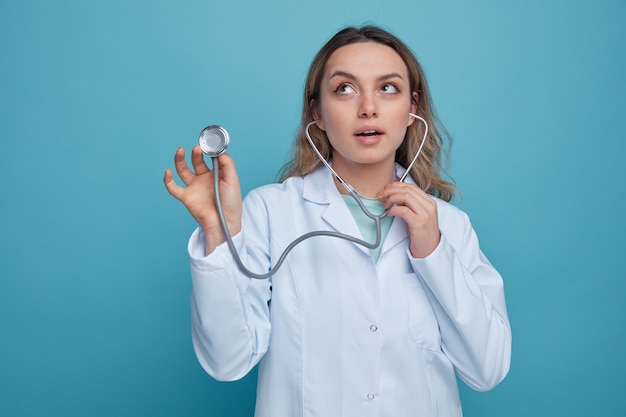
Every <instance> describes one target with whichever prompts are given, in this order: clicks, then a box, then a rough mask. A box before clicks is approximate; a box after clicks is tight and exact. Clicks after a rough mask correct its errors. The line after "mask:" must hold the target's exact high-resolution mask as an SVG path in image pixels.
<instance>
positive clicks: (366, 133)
mask: <svg viewBox="0 0 626 417" xmlns="http://www.w3.org/2000/svg"><path fill="white" fill-rule="evenodd" d="M378 135H382V132H379V131H378V130H365V131H363V132H359V133H357V134H356V136H360V137H369V136H378Z"/></svg>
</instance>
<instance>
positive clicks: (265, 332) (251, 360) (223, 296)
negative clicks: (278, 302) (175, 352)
mask: <svg viewBox="0 0 626 417" xmlns="http://www.w3.org/2000/svg"><path fill="white" fill-rule="evenodd" d="M242 235H243V233H240V234H238V235H237V236H235V238H234V242H235V245H236V246H237V248H238V251H239V253H240V254H243V256H244V259H246V257H245V252H244V237H243V236H242ZM188 250H189V256H190V262H191V277H192V295H191V315H192V341H193V346H194V349H195V352H196V356H197V357H198V360H199V362H200V364H201V365H202V367H203V368H204V369H205V370H206V371H207V372H208V373H209V374H210V375H211V376H213V377H214V378H215V379H218V380H229V381H232V380H236V379H239V378H242V377H243V376H245V375H246V374H247V373H248V372H249V371H250V370H251V369H252V368H253V367H254V366H255V365H256V364H257V363H258V362H259V360H260V359H261V357H262V356H263V355H264V353H265V352H266V351H267V348H268V345H269V334H270V321H269V306H268V302H269V298H270V293H271V291H270V285H271V284H270V282H269V280H252V279H250V278H248V277H245V276H243V275H241V273H240V272H239V271H238V270H237V266H236V265H235V263H234V262H233V259H232V256H231V254H230V251H229V249H228V247H227V245H225V244H223V245H221V246H219V247H218V248H217V249H216V250H215V251H214V252H213V253H212V254H211V255H209V256H208V257H205V256H203V255H204V253H205V243H204V234H203V232H202V230H201V229H200V228H198V229H196V231H195V232H194V233H193V234H192V236H191V238H190V240H189V246H188Z"/></svg>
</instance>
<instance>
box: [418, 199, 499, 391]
mask: <svg viewBox="0 0 626 417" xmlns="http://www.w3.org/2000/svg"><path fill="white" fill-rule="evenodd" d="M440 213H441V211H440ZM440 217H441V214H440ZM448 217H455V218H454V219H449V218H448ZM440 225H441V231H442V237H441V242H440V244H439V246H438V247H437V248H436V249H435V251H434V252H433V253H431V254H430V255H429V256H428V257H426V258H424V259H415V258H412V259H411V263H412V265H413V268H414V270H415V272H416V274H417V276H418V278H419V280H420V282H421V285H422V287H423V288H424V290H425V292H426V294H427V296H428V298H429V300H430V303H431V305H432V308H433V311H434V313H435V315H436V317H437V321H438V323H439V327H440V332H441V339H442V350H443V352H444V353H445V355H446V356H447V357H448V358H449V360H450V362H451V363H452V364H453V365H454V367H455V370H456V373H457V375H459V377H460V378H461V379H462V380H463V381H464V382H465V383H466V384H468V385H469V386H470V387H472V388H473V389H475V390H478V391H486V390H489V389H491V388H493V387H494V386H495V385H497V384H498V383H499V382H500V381H501V380H502V379H503V378H504V377H505V376H506V374H507V373H508V370H509V366H510V360H511V329H510V324H509V320H508V316H507V311H506V305H505V298H504V289H503V282H502V278H501V277H500V275H499V274H498V272H497V271H496V270H495V268H493V266H492V265H491V264H490V263H489V261H488V260H487V259H486V258H485V256H484V255H483V253H482V252H481V251H480V249H479V245H478V238H477V237H476V234H475V232H474V230H473V228H472V226H471V224H470V222H469V219H468V218H467V216H466V215H465V214H464V213H461V212H458V211H455V212H454V213H453V215H452V216H448V215H447V214H446V212H445V211H444V213H443V219H442V220H440ZM449 227H463V233H459V231H458V230H457V231H455V232H454V233H447V230H446V229H447V228H449ZM448 235H450V236H453V239H457V240H456V241H449V240H448Z"/></svg>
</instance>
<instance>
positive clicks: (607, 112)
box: [0, 0, 626, 417]
mask: <svg viewBox="0 0 626 417" xmlns="http://www.w3.org/2000/svg"><path fill="white" fill-rule="evenodd" d="M364 22H373V23H376V24H379V25H382V26H384V27H386V28H388V29H390V30H391V31H393V32H394V33H395V34H397V35H398V36H399V37H400V38H402V39H403V40H405V41H406V43H407V44H409V45H410V47H411V48H412V49H413V50H414V51H415V52H416V54H417V56H418V58H419V59H420V60H421V62H422V63H423V66H424V68H425V70H426V73H427V76H428V78H429V82H430V85H431V88H432V94H433V96H434V99H435V104H436V106H437V109H438V112H439V114H440V116H441V119H442V120H443V122H444V124H445V125H446V126H447V128H448V129H449V130H450V131H451V133H452V134H453V136H454V145H453V151H452V165H451V174H452V176H453V177H454V178H455V179H456V180H457V183H458V185H459V187H460V189H461V190H462V192H463V199H462V200H461V199H457V200H456V204H458V205H459V206H460V207H461V208H463V209H464V210H465V211H467V212H468V213H469V214H470V216H471V218H472V220H473V223H474V226H475V228H476V229H477V231H478V234H479V237H480V238H481V244H482V247H483V249H484V251H485V252H486V253H487V255H488V256H489V258H490V259H491V261H492V262H493V263H494V264H495V265H496V266H497V267H498V269H499V270H500V271H501V272H502V275H503V276H504V279H505V282H506V293H507V298H508V307H509V313H510V318H511V323H512V326H513V335H514V345H513V362H512V368H511V372H510V374H509V376H508V377H507V379H506V380H505V381H504V382H503V383H502V384H501V385H500V386H498V387H497V388H496V389H494V390H493V391H491V392H489V393H475V392H472V391H470V390H469V389H467V388H462V396H463V401H464V408H465V414H466V416H470V417H471V416H481V417H485V416H531V415H532V416H569V417H571V416H601V417H605V416H606V417H612V416H613V417H624V416H626V396H625V394H626V390H625V388H626V382H625V377H626V360H625V356H626V355H625V353H626V325H625V324H624V321H625V320H624V319H626V309H625V307H624V301H623V300H624V295H625V293H626V284H625V282H626V279H625V278H626V274H625V273H624V269H623V268H624V259H625V258H624V250H625V249H626V222H625V220H624V213H625V211H626V194H625V191H624V180H625V179H626V175H625V174H626V168H625V166H626V164H624V162H623V159H624V153H625V152H626V147H625V144H624V139H625V134H624V132H625V131H626V117H625V116H624V110H626V109H625V106H624V97H625V96H626V82H625V76H626V47H625V45H626V2H625V1H624V0H600V1H596V2H590V1H544V0H528V1H524V2H520V1H517V2H499V1H495V0H494V1H486V0H482V1H476V2H465V3H463V2H457V1H452V0H445V1H421V0H419V1H417V0H405V1H403V0H398V1H389V0H384V1H383V0H380V1H374V0H359V1H355V0H353V1H337V0H332V1H329V0H319V1H316V2H298V1H285V0H274V1H271V2H249V3H245V2H236V1H233V2H217V1H180V2H173V1H121V0H106V1H105V0H101V1H100V0H94V1H77V0H72V1H70V0H67V1H57V2H47V1H36V0H24V1H7V0H2V2H1V3H0V62H1V66H0V75H1V76H0V138H1V141H0V169H1V171H0V172H1V173H2V181H1V192H0V210H1V212H0V276H1V279H0V338H1V339H0V415H2V416H42V415H46V416H142V415H149V416H174V415H177V416H178V415H180V416H251V415H252V410H253V407H254V387H255V375H254V373H253V374H251V375H249V376H248V377H246V378H244V379H243V380H242V381H239V382H235V383H218V382H215V381H213V380H212V379H211V378H210V377H209V376H208V375H206V374H205V373H203V371H202V370H201V369H200V366H199V365H198V364H197V362H196V360H195V357H194V355H193V351H192V347H191V339H190V324H189V293H190V279H189V267H188V260H187V255H186V242H187V238H188V236H189V234H190V233H191V231H192V229H193V228H194V222H193V219H192V218H191V217H190V216H189V214H187V212H186V211H185V210H184V208H183V206H182V205H180V203H178V202H177V201H175V200H174V199H173V198H171V197H170V196H169V195H168V194H167V193H166V191H165V189H164V187H163V185H162V182H161V178H162V174H163V171H164V170H165V168H166V167H168V166H172V156H173V154H174V151H175V150H176V148H177V147H178V146H185V147H186V148H187V149H190V148H191V146H193V145H194V144H195V142H196V138H197V135H198V133H199V132H200V130H201V129H202V128H203V127H204V126H205V125H207V124H213V123H218V124H221V125H223V126H225V127H226V128H227V129H228V130H229V132H230V134H231V147H230V149H229V151H230V153H231V154H232V155H233V156H234V158H235V159H236V163H237V166H238V169H239V173H240V176H241V179H242V183H243V188H244V192H245V191H247V190H249V189H251V188H253V187H256V186H258V185H261V184H264V183H267V182H270V181H272V180H273V179H274V177H275V174H276V172H277V170H278V168H279V167H280V166H281V165H282V164H283V163H284V162H285V160H286V157H287V155H288V150H289V147H290V144H291V141H292V138H293V136H294V133H295V131H296V129H297V124H298V120H299V114H300V96H301V90H302V87H303V82H304V77H305V74H306V71H307V69H308V65H309V63H310V61H311V59H312V57H313V55H314V53H315V52H316V51H317V50H318V49H319V48H320V47H321V45H322V44H323V43H324V42H325V41H326V40H327V39H328V38H329V37H330V36H331V35H332V34H333V33H335V32H336V31H337V30H338V29H340V28H341V27H343V26H344V25H347V24H362V23H364Z"/></svg>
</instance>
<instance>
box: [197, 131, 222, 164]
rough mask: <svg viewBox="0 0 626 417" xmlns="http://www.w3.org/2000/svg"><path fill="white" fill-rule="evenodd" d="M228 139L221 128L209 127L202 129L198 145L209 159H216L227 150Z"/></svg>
mask: <svg viewBox="0 0 626 417" xmlns="http://www.w3.org/2000/svg"><path fill="white" fill-rule="evenodd" d="M229 142H230V138H229V137H228V132H227V131H226V129H224V128H223V127H221V126H217V125H211V126H207V127H205V128H204V129H202V132H200V137H198V144H199V145H200V149H202V152H204V153H205V154H207V155H208V156H210V157H217V156H220V155H221V154H223V153H224V152H225V151H226V148H228V144H229Z"/></svg>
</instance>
